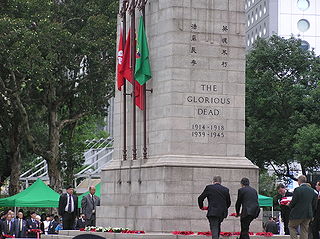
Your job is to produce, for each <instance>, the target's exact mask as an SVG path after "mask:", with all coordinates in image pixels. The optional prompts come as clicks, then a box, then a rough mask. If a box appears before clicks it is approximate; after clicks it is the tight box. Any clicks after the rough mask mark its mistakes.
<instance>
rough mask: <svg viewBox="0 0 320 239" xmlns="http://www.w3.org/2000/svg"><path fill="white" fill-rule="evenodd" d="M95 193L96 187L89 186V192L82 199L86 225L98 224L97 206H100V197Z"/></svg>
mask: <svg viewBox="0 0 320 239" xmlns="http://www.w3.org/2000/svg"><path fill="white" fill-rule="evenodd" d="M95 193H96V188H95V187H94V186H91V187H89V194H88V195H86V196H84V197H83V198H82V201H81V207H82V213H83V214H84V215H85V219H86V226H96V207H97V206H100V198H99V197H98V196H96V195H95Z"/></svg>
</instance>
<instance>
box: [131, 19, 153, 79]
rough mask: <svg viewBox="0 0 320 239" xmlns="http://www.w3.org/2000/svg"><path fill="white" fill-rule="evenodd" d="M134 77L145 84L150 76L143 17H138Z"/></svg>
mask: <svg viewBox="0 0 320 239" xmlns="http://www.w3.org/2000/svg"><path fill="white" fill-rule="evenodd" d="M134 75H135V79H136V81H138V82H139V83H140V85H143V84H145V83H146V82H147V81H148V80H150V78H151V68H150V62H149V49H148V42H147V36H146V32H145V31H144V24H143V17H142V16H141V17H140V23H139V33H138V40H137V54H136V68H135V74H134Z"/></svg>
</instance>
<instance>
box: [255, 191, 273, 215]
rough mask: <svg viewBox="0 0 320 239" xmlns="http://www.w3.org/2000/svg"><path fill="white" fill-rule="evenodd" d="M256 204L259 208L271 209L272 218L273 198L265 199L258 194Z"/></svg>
mask: <svg viewBox="0 0 320 239" xmlns="http://www.w3.org/2000/svg"><path fill="white" fill-rule="evenodd" d="M258 202H259V206H260V207H271V212H272V216H273V198H272V197H266V196H263V195H260V194H259V195H258Z"/></svg>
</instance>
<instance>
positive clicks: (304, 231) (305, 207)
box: [289, 175, 318, 239]
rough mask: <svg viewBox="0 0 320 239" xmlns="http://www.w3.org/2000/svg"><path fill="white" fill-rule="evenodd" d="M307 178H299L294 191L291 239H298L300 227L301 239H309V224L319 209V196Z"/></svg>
mask: <svg viewBox="0 0 320 239" xmlns="http://www.w3.org/2000/svg"><path fill="white" fill-rule="evenodd" d="M306 183H307V177H306V176H304V175H301V176H299V177H298V184H299V187H297V188H296V189H295V190H294V191H293V197H292V201H291V202H290V204H289V206H290V208H291V212H290V216H289V230H290V237H291V239H297V238H298V236H297V228H298V226H300V239H308V231H309V223H310V221H311V219H312V218H313V216H314V212H315V210H316V207H317V199H318V197H317V194H316V193H315V192H314V190H313V189H312V188H311V187H309V186H308V185H307V184H306Z"/></svg>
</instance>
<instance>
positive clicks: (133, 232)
mask: <svg viewBox="0 0 320 239" xmlns="http://www.w3.org/2000/svg"><path fill="white" fill-rule="evenodd" d="M121 233H129V234H145V231H132V230H124V231H122V232H121Z"/></svg>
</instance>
